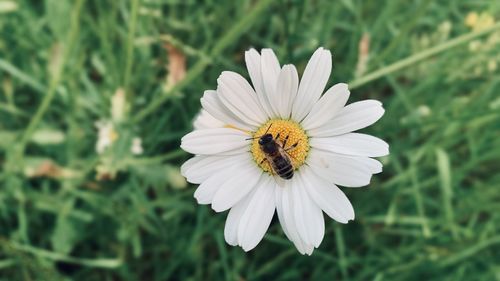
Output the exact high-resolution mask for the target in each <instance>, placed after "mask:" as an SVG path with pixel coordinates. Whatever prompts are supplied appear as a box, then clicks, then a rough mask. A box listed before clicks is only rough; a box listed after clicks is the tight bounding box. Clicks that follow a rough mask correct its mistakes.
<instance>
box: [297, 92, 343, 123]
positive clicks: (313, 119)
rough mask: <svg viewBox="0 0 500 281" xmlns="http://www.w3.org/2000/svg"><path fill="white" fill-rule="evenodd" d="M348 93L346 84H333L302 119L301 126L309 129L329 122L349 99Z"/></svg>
mask: <svg viewBox="0 0 500 281" xmlns="http://www.w3.org/2000/svg"><path fill="white" fill-rule="evenodd" d="M349 94H350V92H349V89H348V88H347V84H344V83H339V84H335V85H333V86H332V87H331V88H330V89H328V91H326V93H325V94H324V95H323V96H322V97H321V98H320V99H319V100H318V101H317V102H316V103H315V104H314V106H313V108H312V109H311V112H310V113H309V115H307V116H306V118H305V119H304V120H303V121H302V123H301V124H302V127H303V128H304V129H306V130H310V129H314V128H317V127H319V126H321V125H324V124H325V123H327V122H329V121H330V120H331V119H332V118H333V117H334V116H335V115H337V114H339V113H340V111H341V109H342V108H343V107H344V106H345V104H346V102H347V100H348V99H349Z"/></svg>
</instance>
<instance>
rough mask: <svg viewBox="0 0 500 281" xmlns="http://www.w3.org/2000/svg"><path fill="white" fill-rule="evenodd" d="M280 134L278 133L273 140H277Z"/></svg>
mask: <svg viewBox="0 0 500 281" xmlns="http://www.w3.org/2000/svg"><path fill="white" fill-rule="evenodd" d="M280 134H281V132H279V133H278V134H277V135H276V137H275V138H274V139H275V140H278V139H279V138H280Z"/></svg>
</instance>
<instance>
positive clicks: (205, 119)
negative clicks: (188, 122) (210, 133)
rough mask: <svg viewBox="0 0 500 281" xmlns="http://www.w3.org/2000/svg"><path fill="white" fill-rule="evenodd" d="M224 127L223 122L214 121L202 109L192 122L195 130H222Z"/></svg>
mask: <svg viewBox="0 0 500 281" xmlns="http://www.w3.org/2000/svg"><path fill="white" fill-rule="evenodd" d="M224 125H225V124H224V122H222V121H220V120H219V119H216V118H215V117H213V116H212V115H211V114H210V113H208V111H206V110H204V109H202V110H200V113H198V115H197V116H196V117H195V119H194V122H193V127H194V129H195V130H202V129H213V128H222V127H224Z"/></svg>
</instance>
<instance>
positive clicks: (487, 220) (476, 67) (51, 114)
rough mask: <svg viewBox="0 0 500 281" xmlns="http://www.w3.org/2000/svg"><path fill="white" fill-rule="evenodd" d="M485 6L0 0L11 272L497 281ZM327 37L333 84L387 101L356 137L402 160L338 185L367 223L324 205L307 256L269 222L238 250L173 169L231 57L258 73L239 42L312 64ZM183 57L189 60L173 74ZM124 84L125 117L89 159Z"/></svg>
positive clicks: (493, 108) (1, 226)
mask: <svg viewBox="0 0 500 281" xmlns="http://www.w3.org/2000/svg"><path fill="white" fill-rule="evenodd" d="M471 12H476V13H477V15H478V19H477V20H476V23H475V25H471V24H472V23H474V22H473V16H471V15H470V14H469V13H471ZM468 15H469V17H468ZM467 19H468V21H467ZM493 19H496V20H499V21H500V2H498V1H480V0H479V1H467V0H451V1H428V0H421V1H396V0H387V1H361V0H356V1H354V0H352V1H350V0H343V1H327V0H324V1H320V0H317V1H288V0H287V1H285V0H283V1H270V0H252V1H250V0H249V1H231V0H224V1H215V0H213V1H194V0H188V1H181V0H131V1H111V0H109V1H103V0H73V1H69V0H46V1H41V0H19V1H15V0H1V1H0V35H1V36H0V84H1V85H0V86H1V87H0V167H1V174H0V280H14V281H16V280H49V281H53V280H56V281H57V280H86V281H92V280H155V281H156V280H500V212H499V211H500V204H499V203H500V192H499V188H500V173H499V167H500V133H499V132H500V110H499V109H500V94H499V92H500V73H499V71H498V70H497V67H496V65H497V63H500V55H499V51H500V34H499V32H500V31H499V30H500V24H499V23H496V22H492V20H493ZM467 22H468V23H469V25H467ZM360 42H361V43H362V44H361V45H363V46H364V48H361V49H362V52H360V48H359V46H360ZM167 43H168V44H169V46H173V48H175V49H176V50H178V53H179V54H181V55H180V56H177V57H175V56H174V55H172V52H170V53H169V52H168V51H167V49H166V48H165V44H167ZM319 46H323V47H325V48H327V49H330V50H331V51H332V53H333V63H334V66H333V73H332V76H331V78H330V80H329V84H328V85H333V84H334V83H338V82H348V83H349V84H350V88H351V98H350V102H353V101H357V100H362V99H367V98H374V99H378V100H381V101H382V102H383V103H384V107H385V108H386V113H385V115H384V117H383V118H382V119H381V120H380V121H379V122H378V123H376V124H375V125H374V126H372V127H370V128H369V129H365V130H363V131H364V132H367V133H370V134H373V135H375V136H378V137H381V138H383V139H384V140H386V141H387V142H388V143H389V144H390V151H391V154H390V155H389V156H388V157H384V158H382V159H381V161H382V162H383V163H384V172H383V173H381V174H378V175H376V176H374V178H373V180H372V183H371V184H370V186H369V187H366V188H359V189H348V188H343V190H344V191H345V192H346V194H347V196H348V197H349V198H350V200H351V201H352V204H353V206H354V209H355V211H356V220H355V221H353V222H350V223H349V224H347V225H341V224H338V223H336V222H334V221H333V220H330V219H328V220H327V222H326V233H325V238H324V240H323V242H322V244H321V246H320V247H319V249H317V250H315V251H314V253H313V255H312V256H310V257H308V256H301V255H300V254H299V253H298V252H297V250H296V249H295V248H294V247H293V245H292V243H291V242H289V241H288V240H287V239H286V237H285V235H284V234H283V232H282V230H281V228H280V226H279V223H278V222H277V220H276V218H275V219H274V221H273V223H272V225H271V227H270V229H269V231H268V234H267V235H266V236H265V238H264V239H263V241H262V242H261V243H260V244H259V245H258V246H257V247H256V248H255V249H254V250H252V251H251V252H249V253H244V252H243V251H242V250H241V248H239V247H231V246H229V245H227V244H226V243H225V242H224V238H223V228H224V220H225V214H215V213H214V212H213V211H212V210H211V209H210V207H209V206H198V205H197V204H196V201H195V199H194V198H193V192H194V188H195V186H192V185H186V183H185V182H183V179H182V178H181V177H180V175H179V166H180V165H181V164H182V163H183V162H184V161H185V160H186V159H188V158H189V155H187V154H186V153H184V152H182V151H181V150H180V149H179V139H180V137H182V136H183V135H184V134H186V133H187V132H189V131H190V130H192V119H193V118H194V116H195V115H196V113H197V112H198V111H199V109H200V103H199V98H200V97H201V95H202V93H203V90H205V89H214V88H215V87H216V79H217V77H218V75H219V74H220V72H221V71H223V70H231V71H236V72H239V73H241V74H242V75H244V76H245V77H248V74H247V72H246V69H245V65H244V51H245V50H247V49H249V48H251V47H255V48H257V49H260V48H264V47H268V48H273V49H274V51H275V52H276V54H277V55H278V57H279V58H280V61H281V63H283V64H284V63H293V64H295V65H296V66H297V68H298V70H299V73H301V72H302V71H303V69H304V67H305V64H306V63H307V60H308V58H309V57H310V56H311V54H312V53H313V52H314V50H315V49H316V48H317V47H319ZM175 58H177V59H179V58H181V60H182V59H183V58H184V59H186V67H187V69H186V71H187V73H186V76H185V78H184V80H182V81H181V82H179V83H177V84H175V85H173V84H169V85H166V81H167V79H168V78H167V77H171V76H170V75H172V73H173V72H175V71H173V70H172V69H175V65H176V64H175V63H174V61H175ZM177 69H180V70H182V63H181V64H180V68H179V65H177ZM174 74H175V73H174ZM181 75H182V71H181ZM172 85H173V88H172ZM119 88H122V89H124V90H125V92H126V96H127V101H128V103H127V104H128V105H127V111H126V114H125V119H124V120H123V121H122V122H120V123H119V124H116V131H117V135H118V138H117V140H116V141H115V142H114V143H113V146H112V147H111V148H110V149H108V150H106V152H105V153H103V154H97V153H96V151H95V142H96V139H97V129H96V127H95V122H96V121H98V120H102V119H109V118H110V99H111V97H112V95H113V94H114V93H115V91H116V90H117V89H119ZM134 136H140V137H141V138H142V143H143V147H144V153H143V154H142V155H139V156H134V155H132V154H131V152H130V150H129V147H130V144H131V140H132V138H133V137H134ZM97 170H99V173H98V172H96V171H97Z"/></svg>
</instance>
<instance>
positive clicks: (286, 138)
mask: <svg viewBox="0 0 500 281" xmlns="http://www.w3.org/2000/svg"><path fill="white" fill-rule="evenodd" d="M289 136H290V135H287V136H286V137H285V140H284V141H283V148H285V146H286V142H287V141H288V137H289Z"/></svg>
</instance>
